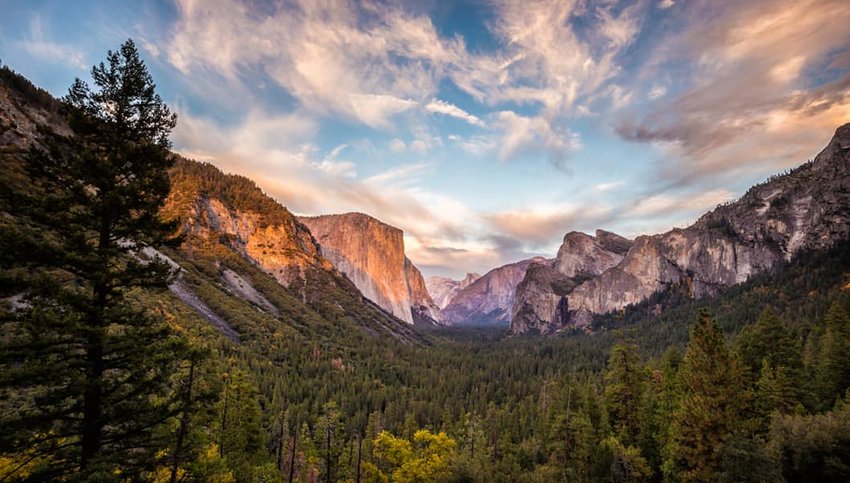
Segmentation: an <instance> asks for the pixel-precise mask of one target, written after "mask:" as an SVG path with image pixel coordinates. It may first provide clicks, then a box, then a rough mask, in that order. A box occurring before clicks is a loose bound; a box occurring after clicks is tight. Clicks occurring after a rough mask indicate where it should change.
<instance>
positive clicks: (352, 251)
mask: <svg viewBox="0 0 850 483" xmlns="http://www.w3.org/2000/svg"><path fill="white" fill-rule="evenodd" d="M299 220H300V221H301V222H302V223H304V224H305V225H306V226H307V227H308V228H309V229H310V232H311V233H312V234H313V236H314V237H315V239H316V241H317V242H318V243H319V246H320V247H321V254H322V256H323V257H325V258H327V259H328V260H330V262H331V263H333V265H334V266H335V267H336V268H337V270H339V271H340V272H342V273H344V274H346V275H347V276H348V278H349V279H351V281H352V282H354V285H355V286H356V287H357V288H358V289H359V290H360V292H361V293H363V295H364V296H366V298H368V299H369V300H371V301H373V302H375V303H376V304H378V305H379V306H380V307H382V308H384V309H385V310H386V311H388V312H390V313H391V314H393V315H395V316H396V317H398V318H399V319H401V320H403V321H405V322H407V323H409V324H412V323H414V322H417V321H418V322H427V323H436V322H438V321H439V320H440V310H439V307H437V305H436V304H434V302H433V300H432V299H431V296H430V295H429V294H428V290H427V289H426V287H425V280H424V279H423V277H422V274H421V273H420V272H419V269H417V268H416V266H415V265H414V264H413V263H412V262H411V261H410V260H409V259H408V258H407V257H406V256H405V255H404V234H403V233H402V231H401V230H399V229H398V228H395V227H393V226H390V225H387V224H386V223H382V222H381V221H379V220H376V219H375V218H372V217H371V216H368V215H364V214H362V213H346V214H342V215H323V216H315V217H302V218H299Z"/></svg>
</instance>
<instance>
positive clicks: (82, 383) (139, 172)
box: [0, 40, 181, 478]
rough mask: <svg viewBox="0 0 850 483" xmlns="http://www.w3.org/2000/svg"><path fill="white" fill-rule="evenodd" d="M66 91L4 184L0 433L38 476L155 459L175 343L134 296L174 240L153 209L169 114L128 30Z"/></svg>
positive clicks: (164, 163)
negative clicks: (14, 299)
mask: <svg viewBox="0 0 850 483" xmlns="http://www.w3.org/2000/svg"><path fill="white" fill-rule="evenodd" d="M92 77H93V79H94V85H95V90H92V89H91V88H90V87H89V86H88V85H87V84H86V83H84V82H83V81H81V80H79V79H77V80H76V81H75V82H74V84H73V85H72V86H71V88H70V91H69V94H68V95H67V97H66V98H65V99H64V103H65V105H66V106H67V110H68V122H69V126H70V128H71V129H72V131H73V134H72V135H62V134H57V133H55V132H50V131H48V130H47V129H44V130H43V132H42V134H43V136H42V137H41V138H40V139H41V140H40V142H39V143H38V144H37V147H35V148H33V151H32V152H31V153H30V155H29V156H28V157H27V159H26V160H25V162H24V163H23V168H24V170H25V172H26V175H27V176H28V179H29V182H28V183H26V185H20V184H18V185H15V186H4V187H3V188H4V189H2V190H0V192H2V193H3V195H2V200H0V203H2V206H0V211H4V212H6V213H7V214H8V215H10V216H9V217H5V218H4V221H3V227H2V230H0V233H2V237H0V253H2V254H3V255H2V256H0V264H2V267H0V268H2V269H3V270H4V271H9V272H11V273H14V274H15V276H14V277H13V278H14V279H15V280H16V282H15V283H16V284H17V290H19V291H20V293H23V294H24V295H25V299H24V301H25V303H24V305H23V306H22V307H21V308H20V309H19V310H17V311H15V312H13V313H12V314H9V315H8V316H7V317H5V318H4V320H3V322H4V325H3V327H2V329H3V332H4V333H5V334H6V337H4V338H3V347H2V357H1V358H0V364H2V367H0V373H2V381H0V382H2V384H0V386H2V387H3V388H4V390H3V392H4V394H3V397H9V398H14V400H15V401H16V402H15V407H16V411H15V413H14V414H12V415H10V416H11V417H10V418H9V419H7V418H6V417H5V416H6V415H5V414H4V419H3V421H2V426H3V428H4V431H3V434H2V436H0V438H2V443H3V447H5V448H17V449H19V450H20V451H32V452H34V453H35V454H41V455H49V456H50V465H49V467H48V468H44V469H45V471H46V473H45V474H43V475H41V476H40V477H58V476H59V475H61V474H66V473H69V472H82V475H80V477H83V478H85V477H90V478H103V477H104V475H109V476H108V477H109V478H115V477H116V475H119V474H120V475H125V476H127V477H131V476H132V475H133V474H136V473H138V472H139V471H142V470H144V469H147V468H151V466H152V465H153V464H154V459H153V454H154V452H155V451H156V450H157V449H158V448H159V447H160V444H161V443H160V442H157V441H154V440H153V435H154V434H155V431H154V429H155V428H156V427H158V426H159V425H161V424H162V423H163V422H164V421H166V420H167V419H168V418H170V417H171V416H173V414H174V413H175V411H176V410H177V408H176V405H175V404H172V402H173V398H174V396H176V393H175V392H174V391H172V390H171V388H170V387H169V385H168V382H169V380H170V376H171V374H172V373H174V372H175V369H176V364H177V362H178V361H179V359H178V356H177V354H179V352H180V351H181V344H180V343H179V341H178V340H177V339H176V338H175V337H174V336H173V333H172V331H171V330H170V328H169V326H168V325H167V324H166V323H165V321H164V316H163V314H157V313H154V311H153V310H152V309H149V308H147V307H144V306H142V304H140V303H137V302H136V300H137V299H136V298H135V294H137V293H138V291H139V290H142V289H153V290H161V289H163V288H165V287H166V285H167V283H168V280H169V276H170V270H171V267H170V266H169V264H168V263H166V262H165V261H163V260H162V259H161V258H159V257H151V254H153V253H155V252H153V251H152V250H150V249H151V248H156V247H158V246H161V245H164V244H168V243H170V242H171V243H173V242H175V240H174V237H173V234H174V232H175V228H176V227H175V225H173V224H169V223H164V222H162V221H161V220H160V219H159V217H158V212H159V209H160V207H161V206H162V204H163V202H164V200H165V197H166V196H167V194H168V192H169V178H168V173H167V170H168V168H169V167H170V166H171V165H172V158H171V156H170V154H169V147H170V144H169V140H168V136H169V133H170V132H171V130H172V129H173V128H174V126H175V122H176V117H175V116H174V115H173V114H171V112H170V111H169V109H168V107H167V106H166V105H165V104H164V103H163V102H162V100H161V99H160V97H159V95H158V94H156V92H155V85H154V83H153V81H152V79H151V77H150V74H149V73H148V71H147V68H146V67H145V65H144V62H142V60H141V59H140V58H139V55H138V52H137V50H136V48H135V46H134V44H133V42H132V41H130V40H128V41H127V42H126V43H124V44H123V45H122V46H121V48H120V50H119V51H117V52H112V51H110V52H109V53H108V56H107V63H106V64H104V63H101V64H99V65H97V66H95V67H94V68H93V69H92Z"/></svg>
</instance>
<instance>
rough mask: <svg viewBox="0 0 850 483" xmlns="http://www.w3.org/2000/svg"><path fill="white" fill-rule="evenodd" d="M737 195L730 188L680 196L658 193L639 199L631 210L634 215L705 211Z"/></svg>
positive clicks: (630, 213) (630, 212)
mask: <svg viewBox="0 0 850 483" xmlns="http://www.w3.org/2000/svg"><path fill="white" fill-rule="evenodd" d="M734 198H735V195H734V194H733V193H732V192H731V191H728V190H723V189H719V190H711V191H707V192H704V193H699V194H697V195H693V194H691V193H686V194H683V195H680V196H671V195H668V194H658V195H652V196H648V197H646V198H643V199H641V200H639V201H638V202H637V203H635V204H634V205H633V206H632V207H631V208H630V209H629V210H628V214H629V215H633V216H651V215H653V216H654V215H662V214H663V215H670V214H673V213H677V212H703V211H707V210H709V209H711V208H714V207H715V206H717V205H719V204H722V203H726V202H727V201H731V200H733V199H734Z"/></svg>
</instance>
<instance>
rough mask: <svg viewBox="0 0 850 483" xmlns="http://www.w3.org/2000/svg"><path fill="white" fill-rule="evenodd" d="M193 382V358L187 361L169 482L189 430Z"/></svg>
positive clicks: (173, 480) (176, 466) (174, 479)
mask: <svg viewBox="0 0 850 483" xmlns="http://www.w3.org/2000/svg"><path fill="white" fill-rule="evenodd" d="M194 384H195V358H194V357H193V358H192V361H191V362H190V363H189V381H188V383H187V387H186V391H185V392H184V393H183V414H182V415H181V416H180V429H178V430H177V444H176V445H175V447H174V461H173V462H172V465H171V483H176V482H177V470H178V468H179V467H180V455H181V454H182V453H183V441H184V440H185V439H186V433H187V432H188V431H189V415H190V409H191V405H192V386H193V385H194Z"/></svg>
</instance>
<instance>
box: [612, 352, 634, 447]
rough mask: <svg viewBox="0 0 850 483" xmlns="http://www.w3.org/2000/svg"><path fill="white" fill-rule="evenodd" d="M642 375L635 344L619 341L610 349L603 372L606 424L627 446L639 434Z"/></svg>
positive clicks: (632, 442)
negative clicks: (605, 370)
mask: <svg viewBox="0 0 850 483" xmlns="http://www.w3.org/2000/svg"><path fill="white" fill-rule="evenodd" d="M642 372H643V371H642V368H641V367H640V361H639V359H638V354H637V346H636V345H635V344H633V343H629V342H621V343H618V344H616V345H615V346H614V347H613V348H612V349H611V356H610V357H609V359H608V371H607V372H606V373H605V383H606V387H605V400H606V403H607V408H608V422H609V424H610V425H611V427H612V429H613V430H614V435H615V436H616V437H617V438H618V439H619V440H620V442H621V443H623V444H624V445H626V446H628V445H631V444H635V443H636V442H637V438H638V432H639V431H640V422H639V421H638V415H639V409H640V399H641V393H642V390H643V388H642V381H641V376H642Z"/></svg>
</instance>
